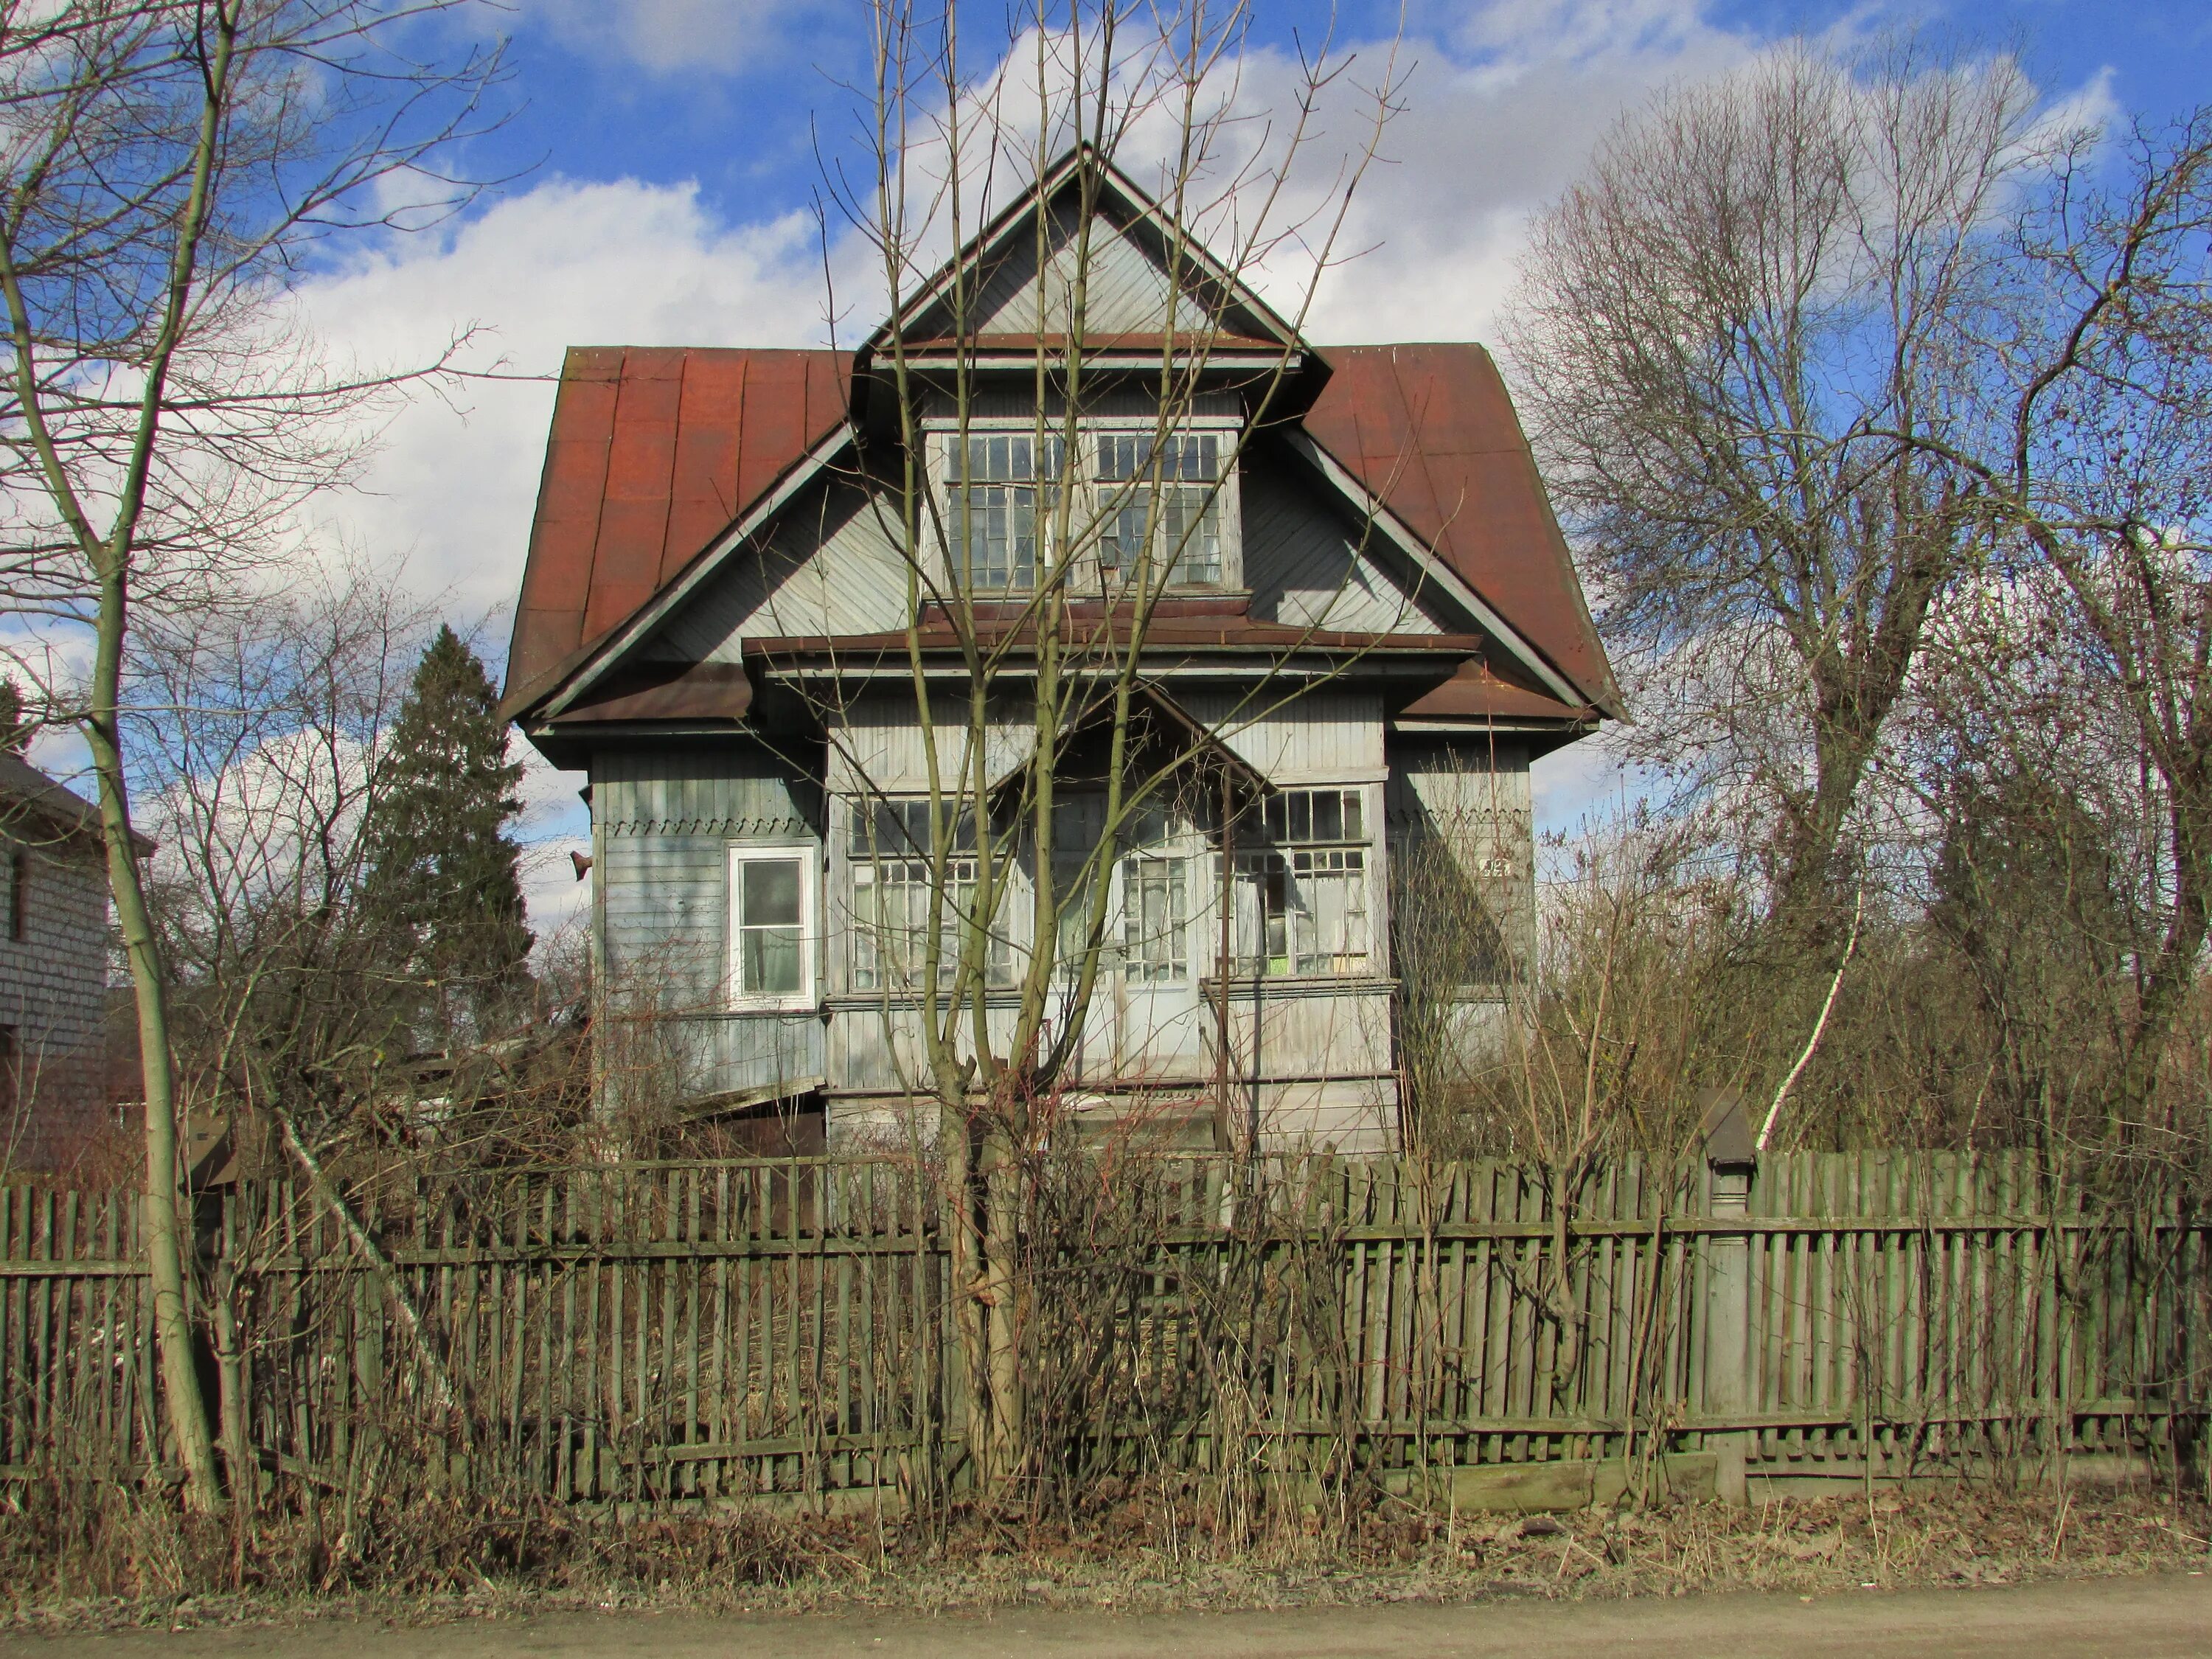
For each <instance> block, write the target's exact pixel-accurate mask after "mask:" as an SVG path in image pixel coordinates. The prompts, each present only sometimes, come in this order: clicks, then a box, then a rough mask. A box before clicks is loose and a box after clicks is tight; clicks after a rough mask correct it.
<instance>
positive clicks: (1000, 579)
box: [951, 433, 1060, 593]
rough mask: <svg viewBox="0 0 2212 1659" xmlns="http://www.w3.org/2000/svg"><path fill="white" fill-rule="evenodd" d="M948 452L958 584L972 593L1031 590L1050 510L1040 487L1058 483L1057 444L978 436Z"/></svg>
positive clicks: (996, 435)
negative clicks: (949, 456)
mask: <svg viewBox="0 0 2212 1659" xmlns="http://www.w3.org/2000/svg"><path fill="white" fill-rule="evenodd" d="M951 460H952V465H951V474H952V479H951V482H952V538H951V539H952V556H953V559H954V561H955V563H956V568H955V569H954V570H953V572H952V577H953V580H954V582H955V584H956V585H957V586H962V587H964V588H966V589H967V590H968V591H969V592H973V593H1027V592H1032V591H1034V590H1035V588H1036V579H1037V566H1038V562H1039V556H1040V554H1041V552H1042V550H1043V548H1044V546H1045V535H1044V521H1045V519H1046V517H1047V515H1048V512H1049V510H1050V506H1051V501H1050V495H1049V492H1048V491H1047V490H1041V489H1039V487H1038V486H1039V485H1041V484H1050V483H1053V482H1054V481H1055V480H1057V479H1058V478H1059V477H1060V441H1059V440H1058V439H1057V438H1045V439H1042V440H1040V439H1038V438H1036V436H1035V435H1030V434H1025V433H992V434H988V435H983V434H976V435H971V436H970V437H969V439H968V441H967V443H966V444H965V445H964V446H963V445H962V444H961V443H960V442H959V441H957V439H956V440H955V441H954V442H953V443H952V445H951Z"/></svg>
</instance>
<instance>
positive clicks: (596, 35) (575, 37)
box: [525, 0, 813, 75]
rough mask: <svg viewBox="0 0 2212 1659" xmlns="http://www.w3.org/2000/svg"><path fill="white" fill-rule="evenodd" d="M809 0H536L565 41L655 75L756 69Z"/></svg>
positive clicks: (537, 10)
mask: <svg viewBox="0 0 2212 1659" xmlns="http://www.w3.org/2000/svg"><path fill="white" fill-rule="evenodd" d="M811 9H813V7H812V6H811V5H810V4H809V3H808V0H531V3H529V4H528V5H527V6H526V8H525V10H526V15H529V16H532V17H535V18H538V19H542V20H543V21H544V22H545V23H546V24H547V25H548V26H549V27H550V28H551V29H552V31H553V33H554V34H555V35H556V37H557V38H558V39H559V40H561V41H562V43H563V44H564V45H566V46H570V47H572V48H574V49H575V50H577V51H580V52H588V53H590V54H592V55H593V56H602V57H603V56H615V57H620V58H627V59H629V61H630V62H632V63H635V64H638V65H640V66H641V67H642V68H645V69H648V70H653V71H654V72H655V73H657V74H663V75H665V74H671V73H674V72H676V71H678V70H735V69H741V68H746V67H757V65H758V64H759V61H760V59H761V58H762V57H763V55H764V54H765V53H768V52H772V51H773V50H774V49H775V47H776V46H778V45H780V44H781V39H782V35H783V28H784V25H785V24H787V22H789V21H792V20H793V18H794V17H795V16H796V15H799V14H800V13H802V12H804V11H806V10H811Z"/></svg>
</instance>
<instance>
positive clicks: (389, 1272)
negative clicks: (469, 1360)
mask: <svg viewBox="0 0 2212 1659" xmlns="http://www.w3.org/2000/svg"><path fill="white" fill-rule="evenodd" d="M273 1115H274V1116H275V1117H276V1121H277V1122H278V1123H280V1124H281V1125H283V1129H284V1145H285V1146H286V1147H288V1148H289V1150H290V1152H291V1154H292V1156H293V1157H294V1158H297V1159H298V1160H299V1162H300V1167H301V1169H303V1170H306V1171H307V1184H308V1185H309V1186H310V1187H311V1188H313V1191H314V1194H315V1196H316V1197H318V1198H319V1199H321V1200H323V1203H324V1205H325V1206H326V1207H327V1208H328V1209H329V1210H330V1212H331V1214H332V1215H334V1216H336V1217H337V1218H338V1220H339V1222H340V1223H341V1224H342V1225H343V1226H344V1228H345V1230H346V1237H349V1238H350V1239H352V1240H353V1243H354V1248H355V1249H358V1250H359V1251H360V1252H361V1253H362V1255H365V1256H367V1257H368V1261H369V1266H370V1267H372V1268H373V1269H374V1271H375V1273H376V1276H377V1278H378V1279H381V1280H382V1281H383V1283H384V1288H385V1289H386V1291H388V1292H390V1294H391V1297H392V1304H393V1305H394V1306H395V1307H397V1308H398V1310H399V1322H400V1323H401V1324H402V1325H403V1326H404V1327H405V1328H406V1330H407V1336H408V1340H410V1341H411V1342H413V1343H414V1345H415V1349H416V1352H418V1353H419V1354H421V1355H422V1369H423V1371H424V1372H425V1373H426V1374H427V1375H428V1378H429V1382H430V1403H431V1404H432V1405H433V1406H435V1407H437V1409H439V1410H440V1411H450V1410H452V1409H453V1401H454V1397H455V1396H454V1394H453V1378H451V1377H450V1376H447V1374H446V1365H445V1362H444V1361H443V1360H442V1359H441V1358H439V1357H438V1351H437V1350H436V1349H435V1348H434V1347H432V1346H430V1339H429V1335H428V1333H427V1332H425V1331H424V1330H423V1328H422V1320H421V1318H420V1317H419V1316H417V1315H416V1311H415V1302H414V1298H412V1297H410V1296H409V1295H408V1294H407V1287H406V1285H404V1284H402V1283H401V1282H400V1279H399V1274H398V1270H397V1269H396V1268H394V1267H392V1260H391V1258H390V1257H388V1256H386V1255H385V1254H384V1251H383V1249H382V1247H380V1245H379V1244H378V1243H377V1242H376V1240H375V1239H374V1238H373V1237H370V1235H369V1232H368V1229H367V1228H366V1227H363V1226H362V1225H361V1223H360V1222H359V1221H358V1220H357V1219H356V1218H355V1216H354V1212H353V1206H351V1205H349V1204H348V1203H347V1202H346V1201H345V1199H344V1197H343V1195H342V1194H340V1193H339V1192H338V1190H337V1188H336V1187H334V1186H332V1185H331V1178H330V1176H327V1175H325V1173H324V1172H323V1166H322V1162H321V1160H320V1159H319V1158H316V1156H315V1155H314V1153H313V1152H311V1151H309V1150H308V1148H307V1142H306V1141H305V1140H302V1139H301V1138H300V1128H299V1126H298V1125H297V1124H295V1122H293V1121H292V1115H291V1114H290V1113H289V1112H287V1111H284V1110H283V1109H281V1108H280V1109H276V1110H275V1112H274V1113H273Z"/></svg>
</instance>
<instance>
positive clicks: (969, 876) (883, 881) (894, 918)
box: [845, 800, 1012, 991]
mask: <svg viewBox="0 0 2212 1659" xmlns="http://www.w3.org/2000/svg"><path fill="white" fill-rule="evenodd" d="M949 829H950V836H951V841H950V845H949V846H948V847H947V848H945V860H944V888H943V903H942V904H941V905H935V904H933V900H932V897H931V893H932V888H933V882H934V880H935V877H936V862H937V861H936V860H934V859H933V857H932V856H931V852H932V847H933V842H932V837H931V833H930V804H929V802H927V800H878V801H873V802H865V801H854V802H852V803H851V804H850V812H849V816H848V841H847V844H846V858H845V862H846V867H847V869H848V871H849V872H851V875H852V915H853V926H852V931H851V940H852V956H851V964H850V977H851V981H852V987H853V988H854V990H856V991H884V990H890V991H910V990H912V989H914V988H915V987H916V986H917V985H919V983H920V982H921V975H922V974H923V973H924V972H925V971H926V970H927V962H928V951H927V941H928V939H929V933H930V919H931V915H932V913H933V910H934V912H935V915H936V919H937V937H938V964H937V977H938V982H939V984H940V985H944V984H949V983H950V982H951V980H952V977H953V975H954V974H955V973H956V972H957V969H958V968H959V965H960V960H961V949H962V945H963V940H964V939H965V937H966V934H967V930H968V927H969V922H970V921H971V920H972V919H973V918H974V917H975V914H976V907H977V903H978V898H977V895H978V893H979V891H980V890H981V873H982V871H981V857H982V854H981V848H979V847H978V846H977V843H976V834H975V815H974V814H973V813H972V812H961V813H959V814H958V815H957V821H956V822H955V823H951V825H950V826H949ZM983 952H984V954H983V969H984V972H985V975H986V976H987V980H988V981H989V982H990V983H993V984H1003V983H1006V982H1007V981H1010V980H1011V978H1012V952H1011V951H1009V949H1008V948H1007V941H1006V933H1005V930H1004V929H1003V928H1000V927H995V926H992V927H989V928H988V931H987V934H986V936H985V939H984V941H983Z"/></svg>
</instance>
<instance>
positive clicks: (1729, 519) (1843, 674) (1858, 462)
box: [1512, 47, 2050, 955]
mask: <svg viewBox="0 0 2212 1659" xmlns="http://www.w3.org/2000/svg"><path fill="white" fill-rule="evenodd" d="M2035 120H2036V106H2035V96H2034V93H2033V88H2031V87H2030V86H2029V85H2028V83H2027V81H2026V80H2025V79H2024V78H2023V77H2022V76H2021V72H2020V70H2018V68H2017V67H2016V66H2015V64H2013V63H2012V62H2011V61H2010V60H2009V59H2007V58H1994V59H1990V60H1988V61H1984V62H1981V63H1976V64H1958V63H1951V62H1929V61H1926V60H1925V59H1924V58H1923V57H1921V56H1919V55H1917V54H1915V53H1913V52H1909V51H1907V52H1900V53H1898V54H1895V55H1893V56H1892V57H1889V58H1882V59H1879V60H1876V61H1875V62H1873V63H1871V64H1864V65H1855V64H1848V63H1844V62H1839V61H1836V60H1834V59H1832V58H1826V57H1824V56H1821V55H1820V54H1818V53H1817V52H1814V51H1813V50H1811V49H1809V48H1803V47H1799V48H1791V49H1789V50H1785V51H1784V52H1779V53H1778V54H1776V55H1774V56H1771V57H1770V58H1765V59H1764V60H1762V61H1760V62H1759V63H1757V64H1753V66H1751V67H1749V68H1747V69H1746V70H1741V71H1738V72H1736V73H1735V74H1732V75H1729V76H1723V77H1721V78H1719V79H1717V80H1714V81H1710V82H1700V83H1698V84H1695V85H1692V86H1687V87H1683V88H1676V89H1674V90H1672V91H1669V92H1667V93H1665V94H1662V95H1661V96H1659V97H1658V98H1657V99H1656V100H1655V101H1654V102H1653V103H1652V104H1651V105H1650V107H1648V108H1647V109H1644V110H1643V111H1640V112H1637V113H1635V114H1634V115H1632V116H1631V117H1629V118H1626V120H1625V121H1624V122H1623V123H1622V124H1621V125H1620V126H1619V127H1618V128H1616V129H1615V131H1613V133H1612V135H1611V136H1610V137H1608V138H1607V140H1606V141H1605V143H1603V144H1602V145H1601V147H1600V149H1599V151H1598V155H1597V157H1596V159H1595V161H1594V163H1593V164H1592V167H1591V169H1590V171H1589V174H1588V176H1587V177H1586V178H1585V179H1583V182H1582V183H1581V184H1579V185H1577V186H1575V188H1574V189H1572V190H1571V191H1569V192H1568V194H1567V196H1566V197H1565V200H1564V201H1562V202H1561V203H1560V204H1559V205H1558V206H1557V207H1556V208H1555V209H1553V210H1552V211H1551V212H1550V213H1549V214H1548V215H1547V216H1545V218H1544V219H1543V220H1541V222H1539V224H1538V226H1537V228H1536V232H1535V235H1534V240H1533V243H1532V246H1531V248H1530V250H1529V252H1528V259H1527V264H1526V267H1525V276H1524V282H1523V286H1522V291H1521V296H1520V301H1519V311H1518V315H1517V319H1516V323H1515V325H1514V341H1513V345H1512V355H1513V356H1514V358H1515V360H1516V362H1517V363H1518V365H1519V367H1520V369H1521V372H1522V376H1523V378H1524V380H1525V381H1526V389H1527V398H1528V408H1529V410H1530V411H1531V414H1532V416H1534V425H1535V427H1536V428H1537V433H1538V439H1539V444H1540V448H1541V452H1542V453H1543V454H1544V456H1545V458H1546V459H1547V463H1548V474H1549V477H1550V478H1551V481H1552V483H1553V488H1554V489H1555V491H1556V492H1557V493H1558V495H1559V499H1560V500H1561V501H1562V502H1563V504H1564V505H1565V507H1567V508H1568V509H1569V510H1570V512H1571V513H1572V514H1573V516H1574V517H1575V519H1576V520H1578V521H1579V525H1580V528H1581V531H1582V537H1581V545H1582V549H1583V556H1584V559H1585V561H1586V562H1587V563H1588V564H1589V566H1590V567H1591V568H1595V571H1596V572H1597V573H1598V574H1599V577H1600V591H1601V605H1602V609H1603V616H1604V622H1605V623H1606V625H1607V629H1608V631H1609V633H1610V635H1611V636H1612V637H1613V639H1614V640H1615V641H1617V642H1619V643H1620V644H1623V645H1632V646H1634V647H1638V648H1639V652H1640V655H1641V658H1642V660H1643V662H1644V665H1645V668H1646V672H1645V674H1644V682H1643V684H1641V685H1640V687H1639V688H1638V699H1637V701H1638V715H1639V720H1640V721H1641V723H1642V724H1641V731H1640V733H1639V738H1638V741H1639V744H1640V752H1641V753H1643V754H1644V756H1646V757H1650V758H1651V759H1654V760H1656V761H1657V762H1659V763H1662V764H1663V765H1667V766H1669V767H1674V768H1678V769H1681V771H1682V772H1683V773H1685V774H1686V775H1688V776H1689V778H1690V780H1691V781H1692V784H1693V785H1694V786H1702V787H1706V788H1709V789H1711V788H1716V787H1717V788H1718V789H1719V790H1721V791H1722V792H1723V793H1727V792H1731V791H1733V792H1735V794H1736V795H1737V798H1738V799H1741V800H1745V801H1747V802H1748V803H1749V804H1750V805H1753V807H1754V808H1755V809H1756V810H1757V811H1759V813H1760V815H1761V816H1762V817H1764V819H1765V822H1767V823H1770V824H1771V842H1770V846H1771V901H1770V915H1771V921H1772V922H1773V923H1774V924H1775V927H1776V929H1777V932H1778V934H1779V936H1780V938H1781V939H1783V940H1784V941H1786V942H1791V943H1794V944H1795V945H1796V946H1798V947H1801V948H1802V947H1804V946H1807V945H1812V946H1813V947H1814V953H1815V954H1816V955H1819V954H1832V952H1833V951H1835V950H1837V949H1839V948H1840V943H1841V940H1840V933H1841V930H1840V928H1838V927H1836V926H1835V925H1834V921H1835V915H1836V901H1837V900H1838V897H1839V896H1841V897H1843V898H1844V904H1843V906H1842V908H1843V909H1844V911H1846V912H1847V911H1848V909H1849V908H1850V906H1849V902H1848V889H1849V887H1850V884H1851V883H1850V879H1849V877H1848V872H1845V871H1844V870H1843V869H1841V868H1840V866H1839V858H1840V856H1841V855H1842V853H1843V850H1844V846H1845V842H1846V837H1847V835H1848V833H1849V831H1850V826H1851V823H1852V820H1853V815H1854V813H1855V812H1856V811H1858V810H1859V809H1860V808H1861V807H1862V806H1863V804H1864V799H1865V785H1866V782H1867V779H1868V776H1869V769H1870V768H1871V767H1872V766H1873V765H1874V764H1875V761H1876V759H1877V757H1878V756H1879V754H1880V752H1881V746H1882V744H1883V742H1884V740H1885V736H1886V733H1887V730H1888V728H1889V726H1890V724H1891V722H1892V720H1893V717H1894V716H1895V715H1896V714H1897V712H1898V710H1899V706H1900V700H1901V699H1904V698H1905V696H1906V693H1907V690H1908V687H1909V685H1910V684H1911V676H1912V674H1913V671H1914V667H1915V665H1916V663H1917V660H1918V659H1919V655H1920V653H1921V651H1922V648H1923V642H1924V640H1925V635H1926V631H1927V629H1928V625H1929V616H1930V612H1931V608H1932V607H1933V606H1935V605H1936V603H1937V601H1938V600H1939V599H1940V598H1941V596H1942V594H1944V593H1945V592H1946V591H1947V590H1948V588H1949V587H1950V586H1951V585H1952V584H1953V583H1954V581H1955V580H1956V579H1957V578H1958V576H1959V575H1960V572H1962V571H1963V570H1966V569H1967V568H1970V567H1971V566H1972V564H1973V562H1974V561H1975V560H1976V559H1977V558H1978V556H1979V555H1980V554H1981V553H1982V552H1984V551H1985V550H1986V548H1987V544H1988V536H1989V526H1988V523H1987V520H1986V518H1985V517H1984V515H1983V514H1982V513H1979V511H1978V509H1977V508H1976V507H1974V506H1973V504H1972V502H1971V501H1970V500H1969V499H1968V497H1970V496H1971V495H1973V494H1974V493H1975V485H1974V483H1973V481H1972V477H1971V476H1970V474H1969V473H1968V472H1967V471H1966V470H1965V469H1964V468H1962V467H1961V466H1960V465H1959V464H1958V463H1957V462H1955V461H1954V459H1951V458H1950V457H1949V456H1948V454H1947V453H1945V451H1944V449H1943V447H1942V446H1943V444H1944V443H1945V442H1946V441H1951V440H1954V439H1955V438H1957V437H1958V436H1959V435H1960V433H1961V431H1962V429H1963V428H1965V427H1966V426H1969V425H1971V424H1972V422H1973V421H1974V420H1975V418H1976V416H1975V409H1976V398H1977V394H1978V391H1979V390H1980V389H1981V387H1982V386H1983V385H1984V377H1985V375H1986V371H1987V368H1988V364H1987V363H1986V362H1985V360H1984V358H1983V357H1982V356H1980V355H1979V354H1978V352H1977V351H1976V350H1974V349H1972V340H1973V337H1974V335H1975V332H1976V331H1977V329H1978V328H1979V327H1980V326H1981V325H1983V324H1984V322H1985V320H1986V319H1987V318H1988V317H1989V316H1990V314H1991V313H1992V312H1993V310H1994V309H1995V308H1996V307H1998V306H1999V304H2000V301H2001V299H2002V294H2003V291H2004V288H2005V283H2006V282H2007V280H2008V278H2007V272H2008V263H2007V259H2006V254H2005V249H2004V248H2003V246H2002V236H2001V234H2000V233H2001V230H2002V210H2004V209H2005V208H2006V206H2007V205H2008V202H2009V201H2010V200H2011V199H2012V196H2013V192H2015V191H2017V190H2019V189H2021V188H2022V187H2023V186H2025V185H2027V184H2029V183H2031V182H2032V181H2033V179H2036V178H2038V177H2039V176H2041V173H2040V170H2041V169H2042V168H2043V167H2045V166H2046V165H2047V164H2048V161H2049V159H2050V152H2049V149H2048V148H2047V147H2046V146H2045V145H2043V144H2041V143H2039V142H2038V131H2037V128H2036V125H2035ZM1923 436H1925V437H1930V438H1932V439H1934V440H1935V441H1934V442H1932V443H1926V444H1923V443H1922V442H1920V441H1918V440H1919V439H1921V438H1922V437H1923Z"/></svg>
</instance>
